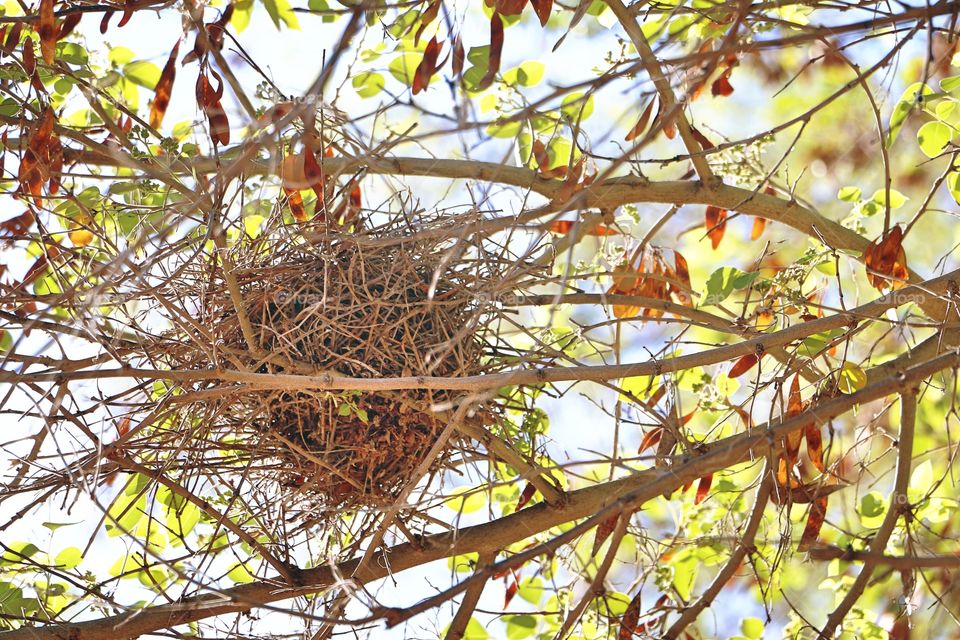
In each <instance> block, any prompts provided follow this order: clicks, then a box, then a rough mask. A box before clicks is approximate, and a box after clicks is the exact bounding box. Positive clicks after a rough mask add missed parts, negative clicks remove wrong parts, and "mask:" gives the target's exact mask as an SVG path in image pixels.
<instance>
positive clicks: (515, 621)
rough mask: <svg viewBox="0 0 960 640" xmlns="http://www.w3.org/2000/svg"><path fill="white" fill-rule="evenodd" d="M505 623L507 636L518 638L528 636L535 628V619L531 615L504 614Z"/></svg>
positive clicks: (512, 639) (510, 639)
mask: <svg viewBox="0 0 960 640" xmlns="http://www.w3.org/2000/svg"><path fill="white" fill-rule="evenodd" d="M503 618H504V620H505V621H506V623H507V638H509V640H520V638H530V637H532V636H533V634H534V632H535V631H536V629H537V619H536V618H534V617H533V616H531V615H519V616H504V617H503Z"/></svg>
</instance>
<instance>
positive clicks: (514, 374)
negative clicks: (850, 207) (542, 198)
mask: <svg viewBox="0 0 960 640" xmlns="http://www.w3.org/2000/svg"><path fill="white" fill-rule="evenodd" d="M958 278H960V270H957V271H951V272H950V273H947V274H945V275H943V276H940V277H937V278H933V279H931V280H927V281H926V282H923V283H921V284H918V285H915V286H908V287H904V288H903V289H900V290H898V291H893V292H891V293H888V294H886V295H884V296H881V297H880V298H877V299H876V300H874V301H872V302H868V303H867V304H864V305H861V306H859V307H856V308H855V309H850V310H847V311H842V312H839V313H836V314H834V315H832V316H828V317H824V318H817V319H816V320H811V321H809V322H802V323H799V324H795V325H792V326H789V327H787V328H785V329H781V330H780V331H775V332H773V333H769V334H765V335H761V336H758V337H756V338H753V339H750V340H745V341H743V342H740V343H737V344H732V345H723V346H719V347H715V348H713V349H710V350H708V351H703V352H700V353H691V354H687V355H681V356H678V357H676V358H666V359H662V360H648V361H646V362H636V363H628V364H620V365H593V366H588V365H583V366H576V367H542V368H534V369H517V370H515V371H508V372H504V373H493V374H481V375H475V376H463V377H459V378H446V377H437V376H401V377H396V378H350V377H344V376H336V375H332V374H329V373H324V374H321V375H292V374H260V373H251V372H245V371H235V370H222V369H205V370H197V371H166V370H160V369H137V368H133V367H123V368H118V369H96V370H84V371H50V372H39V373H29V374H22V373H17V372H12V371H0V382H13V383H20V382H63V381H68V380H95V379H109V378H145V379H157V380H170V381H173V382H179V383H183V384H186V383H194V382H204V381H223V382H228V383H234V384H235V385H236V386H233V387H230V388H227V389H224V391H226V392H230V391H233V392H237V393H240V392H245V391H250V390H252V389H263V390H267V389H276V390H294V391H303V390H306V389H316V390H328V391H332V390H357V391H388V390H400V389H448V390H458V391H483V390H487V389H493V388H497V387H501V386H507V385H514V384H540V383H545V382H573V381H607V380H613V379H615V378H625V377H630V376H643V375H647V376H648V375H660V374H662V373H670V372H676V371H683V370H685V369H689V368H692V367H700V366H705V365H710V364H717V363H720V362H727V361H730V360H733V359H735V358H739V357H741V356H744V355H747V354H750V353H764V352H766V351H767V350H769V349H771V348H773V347H781V346H784V345H787V344H790V343H792V342H795V341H797V340H802V339H804V338H807V337H809V336H811V335H814V334H817V333H821V332H823V331H829V330H832V329H839V328H842V327H847V326H855V325H857V324H858V323H859V322H861V321H865V320H870V319H873V318H877V317H879V316H881V315H882V314H883V312H884V311H886V310H887V309H890V308H894V307H898V306H901V305H903V304H906V303H908V302H916V303H917V304H918V306H921V307H924V308H928V307H929V308H935V307H941V308H943V310H944V311H943V316H941V318H940V320H941V321H946V320H947V319H948V315H947V314H948V312H947V309H949V308H950V307H949V305H950V304H951V303H949V302H948V301H949V300H950V299H951V297H952V296H953V295H954V293H953V292H954V291H955V289H956V280H957V279H958ZM950 313H952V314H953V315H956V314H957V311H956V308H953V310H952V311H951V312H950ZM947 326H948V327H952V325H947ZM955 334H956V332H955V331H953V330H952V329H951V331H949V332H944V334H942V337H941V340H940V346H941V347H942V348H946V347H949V346H951V345H952V344H953V336H955Z"/></svg>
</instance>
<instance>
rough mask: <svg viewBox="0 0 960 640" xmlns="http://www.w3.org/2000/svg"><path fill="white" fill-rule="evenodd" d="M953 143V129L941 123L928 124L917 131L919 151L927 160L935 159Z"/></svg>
mask: <svg viewBox="0 0 960 640" xmlns="http://www.w3.org/2000/svg"><path fill="white" fill-rule="evenodd" d="M952 141H953V128H952V127H950V126H948V125H945V124H944V123H942V122H928V123H926V124H925V125H923V126H922V127H920V130H919V131H917V142H919V143H920V150H921V151H923V153H924V154H926V156H927V157H928V158H936V157H937V156H938V155H940V154H941V153H943V149H944V147H946V146H947V145H948V144H950V143H951V142H952Z"/></svg>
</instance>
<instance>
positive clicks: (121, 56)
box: [107, 47, 137, 66]
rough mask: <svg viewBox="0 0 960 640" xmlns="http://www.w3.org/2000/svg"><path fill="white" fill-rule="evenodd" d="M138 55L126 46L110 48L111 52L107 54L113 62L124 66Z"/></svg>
mask: <svg viewBox="0 0 960 640" xmlns="http://www.w3.org/2000/svg"><path fill="white" fill-rule="evenodd" d="M136 55H137V54H136V53H134V52H133V51H132V50H130V49H127V48H126V47H113V48H112V49H110V53H108V54H107V58H108V59H109V60H110V62H112V63H113V64H115V65H117V66H123V65H125V64H127V63H128V62H130V61H131V60H133V58H134V57H135V56H136Z"/></svg>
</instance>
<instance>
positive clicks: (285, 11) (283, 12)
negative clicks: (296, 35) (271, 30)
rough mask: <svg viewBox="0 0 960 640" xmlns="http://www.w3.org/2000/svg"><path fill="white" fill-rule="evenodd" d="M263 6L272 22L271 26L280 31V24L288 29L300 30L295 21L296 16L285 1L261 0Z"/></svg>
mask: <svg viewBox="0 0 960 640" xmlns="http://www.w3.org/2000/svg"><path fill="white" fill-rule="evenodd" d="M263 6H264V7H265V8H266V9H267V13H269V14H270V19H271V20H273V26H275V27H276V28H277V30H278V31H279V30H280V23H281V22H282V23H283V24H285V25H287V27H289V28H290V29H297V30H299V29H300V23H299V22H298V21H297V14H296V13H294V12H293V8H292V7H291V6H290V3H289V2H287V0H263Z"/></svg>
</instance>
